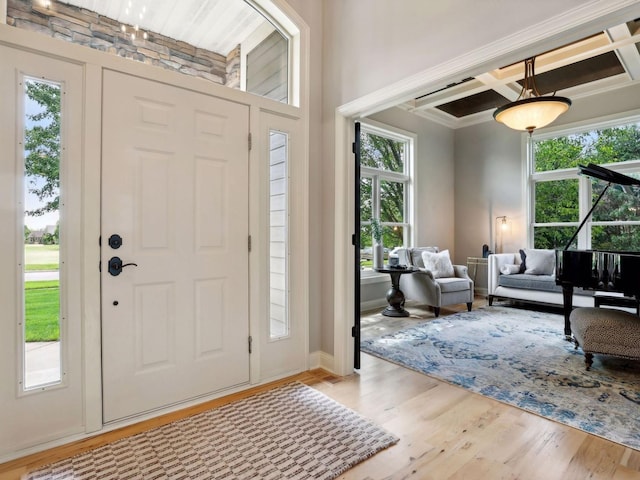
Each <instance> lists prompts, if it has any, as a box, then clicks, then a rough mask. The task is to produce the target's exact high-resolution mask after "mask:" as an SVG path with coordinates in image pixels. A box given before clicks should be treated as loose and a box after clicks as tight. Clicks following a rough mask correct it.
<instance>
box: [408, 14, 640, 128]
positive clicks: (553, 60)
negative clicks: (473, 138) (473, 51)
mask: <svg viewBox="0 0 640 480" xmlns="http://www.w3.org/2000/svg"><path fill="white" fill-rule="evenodd" d="M523 60H524V59H523ZM535 73H536V76H535V80H536V85H537V87H538V90H539V92H540V93H541V94H543V95H544V94H553V92H556V93H557V94H558V95H560V96H564V97H569V98H571V99H577V98H582V97H587V96H589V95H594V94H597V93H600V92H603V91H606V90H611V89H615V88H620V87H623V86H627V85H630V84H632V83H637V82H640V19H636V20H633V21H630V22H627V23H624V24H621V25H617V26H615V27H613V28H609V29H607V30H605V31H603V32H601V33H598V34H596V35H593V36H591V37H588V38H585V39H582V40H580V41H577V42H574V43H571V44H569V45H565V46H563V47H560V48H558V49H555V50H552V51H549V52H542V53H540V54H538V55H537V56H536V62H535ZM523 76H524V61H522V62H519V63H515V64H512V65H506V66H504V67H502V68H498V69H496V70H493V71H490V72H485V73H482V74H480V75H476V76H474V77H468V78H465V79H462V80H461V81H459V82H457V83H455V84H451V85H448V86H447V87H445V88H442V89H439V90H437V91H432V92H425V93H424V94H423V95H420V96H419V97H417V98H415V99H413V100H411V101H408V102H405V103H403V104H402V105H399V106H400V107H401V108H403V109H405V110H407V111H409V112H412V113H415V114H416V115H420V116H422V117H425V118H428V119H430V120H433V121H435V122H438V123H440V124H443V125H446V126H448V127H451V128H459V127H465V126H468V125H474V124H477V123H481V122H485V121H488V120H491V119H492V115H493V112H494V110H495V109H496V108H497V107H499V106H501V105H504V104H505V103H508V102H511V101H515V100H516V99H517V98H518V96H519V95H520V92H521V90H522V81H523Z"/></svg>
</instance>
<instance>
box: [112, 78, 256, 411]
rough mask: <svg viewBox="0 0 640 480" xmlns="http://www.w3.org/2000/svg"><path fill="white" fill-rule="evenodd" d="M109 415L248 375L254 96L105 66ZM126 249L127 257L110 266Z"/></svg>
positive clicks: (205, 390)
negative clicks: (115, 238)
mask: <svg viewBox="0 0 640 480" xmlns="http://www.w3.org/2000/svg"><path fill="white" fill-rule="evenodd" d="M103 98H104V104H103V109H104V111H103V186H102V192H103V193H102V238H103V239H105V238H108V237H109V236H110V235H112V234H119V235H121V236H122V239H123V242H122V246H121V247H120V248H118V249H113V248H111V247H109V245H108V243H107V242H105V241H103V246H102V265H103V268H102V288H103V291H102V299H103V307H102V308H103V372H104V419H105V422H110V421H114V420H117V419H120V418H123V417H128V416H132V415H137V414H140V413H143V412H147V411H150V410H154V409H158V408H162V407H164V406H167V405H171V404H174V403H178V402H182V401H185V400H188V399H192V398H196V397H198V396H202V395H206V394H209V393H212V392H216V391H219V390H222V389H225V388H229V387H231V386H235V385H240V384H244V383H248V381H249V352H248V336H249V313H248V292H249V290H248V269H249V266H248V255H249V254H248V249H247V248H246V242H247V238H248V234H249V232H248V146H247V137H248V118H249V116H248V115H249V112H248V107H246V106H243V105H239V104H235V103H232V102H228V101H225V100H221V99H218V98H214V97H210V96H207V95H203V94H198V93H195V92H191V91H188V90H183V89H180V88H177V87H172V86H168V85H164V84H160V83H157V82H152V81H149V80H144V79H140V78H136V77H132V76H127V75H124V74H119V73H115V72H105V75H104V96H103ZM114 256H118V257H120V258H121V259H122V262H123V263H124V264H125V265H126V264H128V263H135V264H136V265H128V266H124V267H123V268H122V269H121V271H120V272H118V273H119V274H118V275H115V276H114V275H111V274H110V273H108V272H107V268H105V267H106V265H107V264H108V262H109V260H110V259H111V258H112V257H114Z"/></svg>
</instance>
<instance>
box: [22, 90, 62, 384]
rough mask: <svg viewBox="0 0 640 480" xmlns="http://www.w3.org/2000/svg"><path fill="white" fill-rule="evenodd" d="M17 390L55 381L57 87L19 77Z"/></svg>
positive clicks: (57, 324) (57, 309)
mask: <svg viewBox="0 0 640 480" xmlns="http://www.w3.org/2000/svg"><path fill="white" fill-rule="evenodd" d="M22 85H23V91H24V119H23V125H24V157H23V159H24V164H23V168H24V189H23V191H24V198H23V201H24V203H23V205H24V261H23V285H24V291H23V293H24V295H23V299H24V305H23V312H24V314H23V318H22V321H21V323H22V333H23V340H24V342H23V354H24V362H23V366H24V368H23V389H24V390H29V389H33V388H37V387H42V386H45V385H51V384H55V383H59V382H60V381H61V355H60V341H61V338H60V331H61V328H60V325H61V323H60V275H59V272H60V256H59V252H60V234H59V232H60V217H59V199H60V154H61V145H60V132H61V125H60V121H61V115H60V113H61V98H60V95H61V86H60V84H56V83H53V82H46V81H42V80H36V79H32V78H28V77H25V78H24V79H23V82H22Z"/></svg>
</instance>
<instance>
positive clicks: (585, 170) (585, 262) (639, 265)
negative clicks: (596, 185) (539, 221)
mask: <svg viewBox="0 0 640 480" xmlns="http://www.w3.org/2000/svg"><path fill="white" fill-rule="evenodd" d="M579 168H580V172H581V173H582V174H584V175H587V176H590V177H593V178H597V179H600V180H604V181H606V182H608V183H607V185H606V187H605V188H604V190H603V191H602V193H601V194H600V196H599V197H598V198H597V199H596V201H595V202H594V204H593V206H592V207H591V210H589V213H587V215H586V216H585V218H584V220H582V223H581V224H580V226H579V227H578V229H577V230H576V232H575V233H574V234H573V237H571V240H569V242H568V243H567V245H566V246H565V247H564V249H563V250H556V284H558V285H561V286H562V294H563V301H564V334H565V335H566V336H567V339H570V338H571V323H570V322H569V315H570V314H571V309H572V308H573V305H572V304H573V288H574V287H581V288H584V289H589V290H598V291H606V292H618V293H622V294H623V295H624V297H631V298H633V299H634V302H635V303H636V304H637V302H638V300H639V299H640V253H636V252H610V251H602V250H569V247H570V246H571V244H572V243H573V241H574V240H575V239H576V237H577V236H578V233H579V232H580V230H581V229H582V227H583V226H584V224H585V223H586V221H587V220H588V219H589V217H590V216H591V214H592V213H593V210H594V209H595V208H596V206H597V205H598V202H599V201H600V200H601V199H602V197H603V196H604V194H605V192H606V191H607V189H608V188H609V187H610V186H611V185H612V184H616V185H627V186H630V185H640V180H636V179H635V178H632V177H628V176H627V175H623V174H621V173H618V172H614V171H612V170H609V169H607V168H604V167H601V166H599V165H594V164H592V163H590V164H589V165H588V166H586V167H585V166H580V167H579Z"/></svg>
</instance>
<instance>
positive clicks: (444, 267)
mask: <svg viewBox="0 0 640 480" xmlns="http://www.w3.org/2000/svg"><path fill="white" fill-rule="evenodd" d="M422 261H423V262H424V268H426V269H427V270H430V271H431V273H433V277H434V278H446V277H454V276H455V272H454V271H453V265H452V264H451V258H449V250H443V251H441V252H440V253H433V252H427V251H423V252H422Z"/></svg>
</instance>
